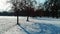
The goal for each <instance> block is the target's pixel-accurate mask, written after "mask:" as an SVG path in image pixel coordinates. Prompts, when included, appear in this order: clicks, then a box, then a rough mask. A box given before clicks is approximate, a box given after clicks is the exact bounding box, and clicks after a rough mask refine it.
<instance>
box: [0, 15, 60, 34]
mask: <svg viewBox="0 0 60 34" xmlns="http://www.w3.org/2000/svg"><path fill="white" fill-rule="evenodd" d="M16 20H17V19H16V17H14V16H9V17H6V16H0V34H60V18H59V19H56V18H46V17H41V18H39V17H37V18H29V22H27V21H26V17H19V23H20V26H18V25H17V24H16V23H17V21H16Z"/></svg>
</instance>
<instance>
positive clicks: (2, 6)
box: [0, 0, 45, 11]
mask: <svg viewBox="0 0 60 34" xmlns="http://www.w3.org/2000/svg"><path fill="white" fill-rule="evenodd" d="M7 1H9V0H0V11H4V10H9V9H10V8H11V4H9V3H6V2H7ZM36 1H37V5H38V4H39V3H42V4H44V2H45V0H36Z"/></svg>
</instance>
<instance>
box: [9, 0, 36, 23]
mask: <svg viewBox="0 0 60 34" xmlns="http://www.w3.org/2000/svg"><path fill="white" fill-rule="evenodd" d="M33 2H34V3H35V4H36V3H37V2H36V1H35V0H11V1H10V3H11V4H12V5H13V8H14V9H13V10H14V11H16V14H17V24H19V11H21V10H24V9H28V8H27V7H29V10H28V12H27V21H29V15H28V14H29V12H30V8H32V7H33V6H34V5H33ZM23 8H24V9H23Z"/></svg>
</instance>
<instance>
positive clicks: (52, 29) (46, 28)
mask: <svg viewBox="0 0 60 34" xmlns="http://www.w3.org/2000/svg"><path fill="white" fill-rule="evenodd" d="M19 26H20V27H21V28H22V29H23V30H24V32H26V33H27V34H58V33H59V34H60V27H58V26H55V25H53V24H45V23H34V24H31V26H30V28H32V29H34V31H30V30H29V29H28V28H24V26H22V24H21V25H19ZM28 26H29V25H28ZM26 27H27V26H26ZM34 27H35V28H34ZM36 27H38V28H36ZM36 30H37V31H36ZM40 30H41V31H40Z"/></svg>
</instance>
